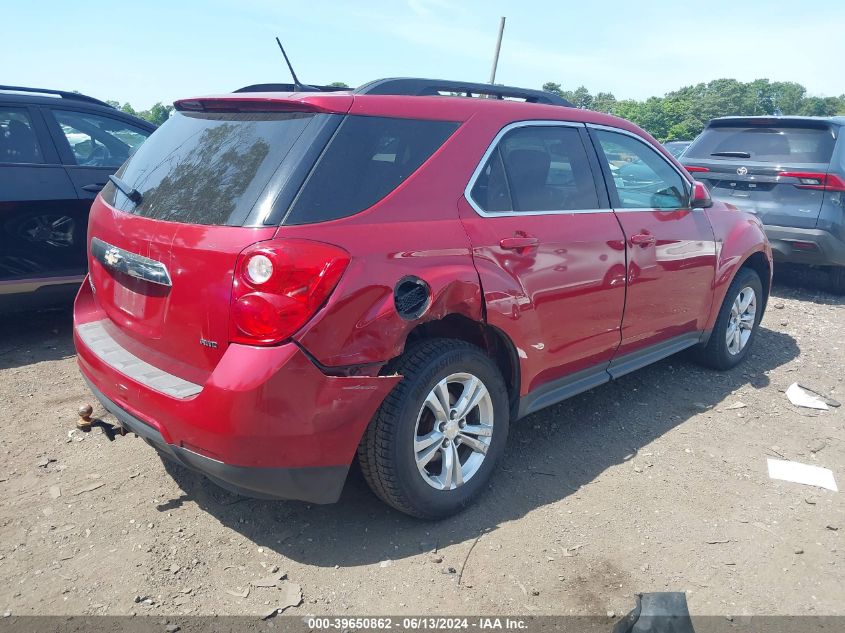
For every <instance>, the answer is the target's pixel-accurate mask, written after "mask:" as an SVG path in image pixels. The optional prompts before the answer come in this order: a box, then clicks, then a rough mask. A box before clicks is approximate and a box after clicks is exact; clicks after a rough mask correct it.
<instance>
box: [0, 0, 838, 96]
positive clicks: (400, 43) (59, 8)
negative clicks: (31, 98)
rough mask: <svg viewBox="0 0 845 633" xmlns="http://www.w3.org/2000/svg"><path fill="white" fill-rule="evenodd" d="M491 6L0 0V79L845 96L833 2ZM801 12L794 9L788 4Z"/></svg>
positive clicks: (170, 85)
mask: <svg viewBox="0 0 845 633" xmlns="http://www.w3.org/2000/svg"><path fill="white" fill-rule="evenodd" d="M698 7H699V8H697V9H691V8H687V3H685V2H679V1H678V0H674V1H672V0H652V1H649V2H646V1H645V0H640V1H637V0H627V1H618V0H602V1H592V2H590V1H584V0H580V1H578V2H572V1H567V0H557V1H542V2H540V1H538V2H531V1H523V2H505V1H502V0H488V1H475V0H472V1H466V2H459V1H458V0H405V1H403V0H394V1H388V0H370V1H366V0H362V1H360V2H327V1H322V0H309V1H307V2H306V1H302V0H297V1H289V0H241V1H237V0H205V1H203V2H196V1H193V0H145V1H142V2H132V3H129V2H120V1H115V0H109V1H101V0H78V1H77V2H68V1H67V0H47V1H41V2H33V1H30V2H14V1H13V0H9V1H7V2H5V3H4V8H3V10H2V12H0V13H2V17H3V20H2V24H0V60H2V67H3V70H2V73H0V81H1V82H2V83H7V84H16V85H28V86H37V87H50V88H57V89H66V90H79V91H81V92H84V93H87V94H90V95H92V96H96V97H99V98H101V99H116V100H119V101H121V102H125V101H129V102H130V103H132V105H133V106H135V107H136V108H139V109H143V108H147V107H149V106H150V105H152V104H153V103H155V102H156V101H162V102H166V103H169V102H172V101H173V100H174V99H177V98H180V97H188V96H193V95H199V94H211V93H218V92H230V91H231V90H233V89H235V88H238V87H240V86H244V85H247V84H250V83H262V82H270V81H288V79H289V78H288V74H287V71H286V69H285V67H284V65H283V61H282V59H281V56H280V54H279V52H278V50H277V49H276V45H275V42H274V41H273V37H274V36H275V35H279V36H280V37H281V38H282V41H283V43H284V44H285V47H286V49H287V50H288V54H289V55H290V56H291V58H292V61H293V63H294V66H295V68H296V70H297V73H298V74H299V76H300V79H301V80H302V81H306V82H311V83H327V82H330V81H345V82H346V83H348V84H350V85H353V86H354V85H358V84H361V83H364V82H365V81H368V80H370V79H374V78H378V77H389V76H419V77H432V76H437V77H443V78H448V79H465V80H473V81H486V80H487V78H488V75H489V73H490V65H491V60H492V54H493V47H494V43H495V36H496V29H497V28H498V22H499V17H500V16H502V15H504V16H507V18H508V21H507V26H506V28H505V37H504V43H503V45H502V54H501V59H500V62H499V72H498V74H497V77H496V79H497V81H498V82H500V83H506V84H512V85H520V86H526V87H539V86H540V85H541V84H542V83H544V82H545V81H555V82H558V83H561V84H562V85H563V86H564V87H565V88H575V87H577V86H579V85H581V84H583V85H585V86H587V88H589V89H590V90H591V91H592V92H597V91H600V90H604V91H610V92H613V93H614V94H615V95H616V96H617V98H628V97H631V98H638V99H642V98H645V97H648V96H652V95H662V94H664V93H665V92H667V91H670V90H673V89H676V88H679V87H681V86H683V85H689V84H693V83H698V82H702V81H709V80H711V79H716V78H720V77H734V78H736V79H740V80H743V81H750V80H752V79H756V78H760V77H768V78H769V79H772V80H789V81H798V82H800V83H802V84H804V85H805V86H806V87H807V89H808V90H809V92H810V93H811V94H815V95H820V96H830V95H839V94H842V93H845V72H842V71H841V65H842V61H843V60H845V2H843V1H842V0H837V1H829V0H817V1H816V2H813V3H812V4H808V5H801V4H796V3H794V2H784V1H779V0H770V1H768V2H767V1H763V0H733V1H723V0H709V1H708V2H704V3H699V4H698ZM803 9H806V11H804V10H803Z"/></svg>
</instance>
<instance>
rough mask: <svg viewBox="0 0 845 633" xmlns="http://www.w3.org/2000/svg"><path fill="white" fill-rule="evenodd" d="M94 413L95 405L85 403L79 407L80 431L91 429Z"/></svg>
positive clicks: (77, 425) (77, 426)
mask: <svg viewBox="0 0 845 633" xmlns="http://www.w3.org/2000/svg"><path fill="white" fill-rule="evenodd" d="M92 413H94V407H92V406H91V405H90V404H83V405H82V406H81V407H79V419H78V420H77V421H76V428H78V429H79V430H80V431H86V432H87V431H90V430H91V414H92Z"/></svg>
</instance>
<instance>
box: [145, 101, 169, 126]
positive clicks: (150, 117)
mask: <svg viewBox="0 0 845 633" xmlns="http://www.w3.org/2000/svg"><path fill="white" fill-rule="evenodd" d="M172 111H173V106H169V105H162V104H161V103H156V104H155V105H154V106H153V107H152V108H150V109H149V110H144V111H143V112H139V113H138V116H140V117H141V118H142V119H146V120H147V121H149V122H150V123H153V124H155V125H161V124H162V123H164V122H165V121H167V119H169V118H170V113H171V112H172Z"/></svg>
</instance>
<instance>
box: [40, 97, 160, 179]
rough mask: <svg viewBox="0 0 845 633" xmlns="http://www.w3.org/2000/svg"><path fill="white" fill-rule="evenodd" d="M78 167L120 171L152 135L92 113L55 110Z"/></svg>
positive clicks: (56, 117) (55, 115)
mask: <svg viewBox="0 0 845 633" xmlns="http://www.w3.org/2000/svg"><path fill="white" fill-rule="evenodd" d="M53 116H54V117H55V119H56V122H57V123H58V124H59V127H60V128H61V130H62V134H64V136H65V138H66V139H67V142H68V144H69V145H70V151H71V152H72V153H73V158H74V160H75V161H76V164H77V165H82V166H85V167H120V166H121V165H122V164H123V163H124V162H125V161H126V159H127V158H129V155H130V154H131V153H132V152H133V151H134V150H135V148H137V147H138V146H139V145H140V144H141V143H143V142H144V141H145V140H146V139H147V137H148V136H149V135H150V133H149V132H147V131H146V130H143V129H141V128H139V127H135V126H134V125H130V124H128V123H124V122H123V121H121V120H119V119H113V118H111V117H107V116H100V115H97V114H92V113H90V112H74V111H71V110H53Z"/></svg>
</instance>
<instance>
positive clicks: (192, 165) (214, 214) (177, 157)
mask: <svg viewBox="0 0 845 633" xmlns="http://www.w3.org/2000/svg"><path fill="white" fill-rule="evenodd" d="M314 116H315V115H313V114H304V113H290V114H265V113H250V114H236V113H232V114H229V113H227V114H205V113H204V114H195V113H175V114H174V115H173V116H171V117H170V118H169V119H168V120H167V121H166V122H165V123H164V124H163V125H162V126H161V127H160V128H159V129H158V130H157V131H156V132H155V134H153V135H152V136H151V137H150V138H149V140H147V142H146V143H144V144H143V145H141V147H139V148H138V151H137V152H135V155H134V156H133V157H132V159H131V160H130V161H129V162H128V163H126V165H125V166H124V167H123V168H122V169H121V170H120V171H119V172H118V176H120V177H121V178H122V179H123V180H125V181H126V182H127V184H129V185H131V186H132V187H134V188H135V189H137V190H138V191H139V192H140V193H141V195H142V196H143V199H142V202H141V204H140V205H138V206H135V205H134V204H133V203H132V202H131V201H129V200H128V199H127V198H126V196H124V195H123V194H122V193H120V192H117V191H116V190H115V187H114V185H112V184H111V183H109V184H108V185H107V186H106V188H105V189H103V197H104V198H105V200H106V201H107V202H109V203H110V204H113V205H114V206H116V207H117V208H119V209H122V210H125V211H128V212H131V213H134V214H136V215H141V216H144V217H148V218H154V219H157V220H168V221H171V222H185V223H190V224H238V223H240V222H242V221H243V219H244V218H245V217H246V215H247V214H248V213H249V211H250V210H251V209H252V205H253V204H255V201H256V200H257V199H258V196H259V195H260V194H261V192H262V190H263V189H264V187H265V186H266V185H267V183H268V181H269V180H270V178H271V177H272V175H273V173H274V172H275V170H276V169H277V168H278V167H279V165H280V164H281V162H282V161H283V159H284V158H285V156H286V155H287V153H288V151H289V150H290V148H291V147H292V145H293V143H294V142H295V141H296V140H297V139H298V138H299V136H300V135H301V134H302V132H303V131H304V130H305V128H306V126H307V125H308V124H309V122H311V120H312V119H313V118H314Z"/></svg>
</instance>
